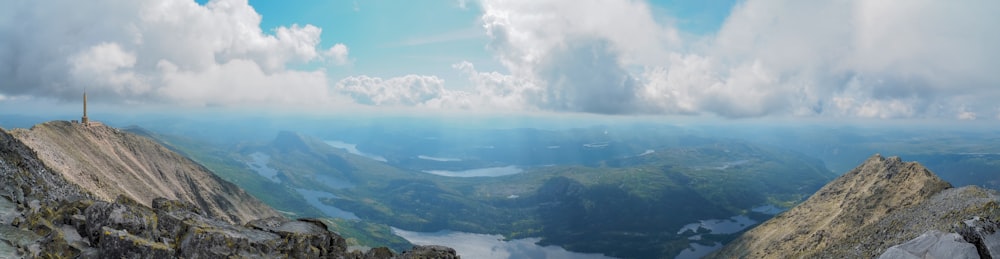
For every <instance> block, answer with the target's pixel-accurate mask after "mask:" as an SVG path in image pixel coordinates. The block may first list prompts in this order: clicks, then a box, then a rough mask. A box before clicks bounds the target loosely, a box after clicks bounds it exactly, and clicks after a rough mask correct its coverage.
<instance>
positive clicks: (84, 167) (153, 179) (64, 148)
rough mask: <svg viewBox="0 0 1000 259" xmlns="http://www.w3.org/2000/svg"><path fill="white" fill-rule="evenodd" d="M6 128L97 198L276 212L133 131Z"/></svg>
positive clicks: (256, 214)
mask: <svg viewBox="0 0 1000 259" xmlns="http://www.w3.org/2000/svg"><path fill="white" fill-rule="evenodd" d="M11 133H12V135H13V136H14V137H15V138H18V139H19V140H21V141H22V142H23V143H25V145H27V146H29V147H30V148H32V149H33V150H35V151H36V152H37V154H38V156H39V158H40V160H42V162H43V163H45V164H46V165H47V166H48V167H49V168H52V170H53V171H55V172H57V173H59V174H61V175H62V176H63V177H66V178H67V179H68V180H70V181H71V182H74V183H76V184H78V185H81V187H82V188H84V189H86V190H89V191H90V192H91V193H93V194H94V195H95V197H96V198H98V199H100V200H104V201H112V200H114V199H116V198H117V196H118V195H126V196H127V197H129V198H131V199H133V200H135V201H137V202H139V203H140V204H142V205H145V206H151V205H152V201H153V199H155V198H158V197H164V198H167V199H171V200H182V201H185V202H188V203H191V204H195V205H196V206H198V207H199V208H200V209H201V210H202V211H204V212H206V213H207V214H208V215H211V216H212V217H216V218H220V219H222V220H225V221H227V222H230V223H236V224H242V223H246V222H249V221H251V220H255V219H261V218H267V217H275V216H280V214H279V213H278V212H277V211H274V210H273V209H271V208H270V207H269V206H267V205H265V204H263V203H262V202H260V201H259V200H258V199H256V198H254V197H253V196H250V195H249V194H247V193H246V192H244V191H243V190H242V189H240V188H239V187H237V186H236V185H234V184H232V183H229V182H227V181H224V180H222V179H221V178H219V177H218V176H216V175H215V174H213V173H211V172H210V171H209V170H208V169H207V168H205V167H204V166H202V165H200V164H198V163H196V162H194V161H191V160H190V159H188V158H186V157H184V156H181V155H179V154H177V153H176V152H173V151H171V150H169V149H167V148H165V147H163V146H162V145H159V144H158V143H156V142H154V141H152V140H149V139H148V138H145V137H141V136H138V135H136V134H133V133H129V132H126V131H122V130H118V129H115V128H111V127H107V126H103V125H83V124H79V123H76V124H74V123H70V122H66V121H52V122H46V123H41V124H38V125H35V126H34V127H32V128H31V129H14V130H12V132H11Z"/></svg>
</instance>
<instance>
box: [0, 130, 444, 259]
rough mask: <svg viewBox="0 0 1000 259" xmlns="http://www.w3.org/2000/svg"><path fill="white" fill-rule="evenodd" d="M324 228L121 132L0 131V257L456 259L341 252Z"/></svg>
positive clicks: (438, 250)
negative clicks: (280, 210) (284, 214)
mask: <svg viewBox="0 0 1000 259" xmlns="http://www.w3.org/2000/svg"><path fill="white" fill-rule="evenodd" d="M234 223H237V224H234ZM330 224H331V222H329V221H325V220H320V219H297V220H291V219H287V218H284V217H282V216H281V215H279V214H278V213H277V212H275V211H274V210H273V209H272V208H270V207H268V206H267V205H264V204H263V203H262V202H260V201H258V200H256V199H255V198H254V197H252V196H249V195H247V194H246V193H245V192H244V191H243V190H242V189H240V188H239V187H237V186H235V185H234V184H232V183H229V182H226V181H223V180H221V179H219V178H217V177H216V176H214V175H213V174H212V173H211V172H209V171H208V170H207V169H205V168H204V167H202V166H201V165H198V164H197V163H194V162H192V161H191V160H188V159H186V158H184V157H182V156H180V155H178V154H176V153H174V152H172V151H170V150H169V149H167V148H165V147H163V146H160V145H158V144H156V143H155V142H153V141H151V140H149V139H146V138H143V137H141V136H138V135H135V134H132V133H129V132H125V131H121V130H118V129H115V128H110V127H105V126H103V125H100V124H96V123H94V124H90V125H85V124H80V123H69V122H60V121H56V122H48V123H43V124H39V125H36V126H34V127H32V129H30V130H24V129H15V130H12V131H6V130H4V129H0V258H17V257H29V258H213V257H227V258H230V257H237V258H290V257H291V258H391V257H398V258H457V254H456V252H455V251H454V250H453V249H450V248H447V247H441V246H414V247H413V248H412V249H411V250H410V251H405V252H403V253H402V254H399V255H396V254H394V253H393V252H391V251H390V250H389V249H388V248H385V247H380V248H373V249H371V250H369V251H367V252H359V251H352V252H348V251H347V246H346V242H345V239H344V238H343V237H341V236H340V235H338V234H336V233H333V232H331V231H330V230H329V229H330Z"/></svg>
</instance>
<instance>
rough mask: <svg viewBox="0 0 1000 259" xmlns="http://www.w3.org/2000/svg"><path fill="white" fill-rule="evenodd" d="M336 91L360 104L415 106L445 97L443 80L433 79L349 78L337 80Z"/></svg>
mask: <svg viewBox="0 0 1000 259" xmlns="http://www.w3.org/2000/svg"><path fill="white" fill-rule="evenodd" d="M336 89H337V90H338V91H341V92H343V93H346V94H348V95H350V96H351V97H353V98H354V100H355V101H357V102H358V103H361V104H368V105H377V106H415V105H425V104H426V103H427V102H429V101H431V100H434V99H440V98H442V97H444V96H446V95H448V91H447V90H445V89H444V80H442V79H440V78H438V77H435V76H421V75H406V76H401V77H394V78H389V79H382V78H379V77H369V76H351V77H347V78H344V79H342V80H340V82H338V83H337V85H336Z"/></svg>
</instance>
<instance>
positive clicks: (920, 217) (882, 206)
mask: <svg viewBox="0 0 1000 259" xmlns="http://www.w3.org/2000/svg"><path fill="white" fill-rule="evenodd" d="M998 202H1000V195H998V194H997V193H996V192H995V191H992V190H984V189H981V188H978V187H975V186H966V187H961V188H952V187H951V185H950V184H949V183H947V182H945V181H943V180H941V179H940V178H938V177H937V176H936V175H935V174H934V173H933V172H931V171H930V170H927V169H926V168H924V167H923V166H922V165H920V164H919V163H916V162H903V161H902V160H901V159H900V158H899V157H889V158H885V157H882V156H881V155H875V156H872V157H871V158H869V159H868V160H866V161H865V162H864V163H863V164H861V165H860V166H858V167H857V168H855V169H853V170H851V171H850V172H847V173H845V174H844V175H842V176H841V177H839V178H837V179H835V180H834V181H832V182H830V183H829V184H827V185H826V186H824V187H823V188H822V189H820V190H819V191H817V192H816V193H815V194H814V195H813V196H811V197H809V199H807V200H806V201H805V202H803V203H801V204H799V205H798V206H796V207H794V208H792V209H790V210H788V211H786V212H784V213H782V214H780V215H778V216H776V217H774V218H772V219H771V220H768V221H766V222H764V223H762V224H761V225H759V226H757V227H755V228H753V229H751V230H749V231H747V232H746V233H744V234H743V235H741V236H740V237H739V238H737V239H736V240H734V241H732V242H731V243H729V244H728V245H726V246H725V247H723V248H722V249H721V250H719V251H717V252H715V253H713V254H711V255H710V257H716V258H876V257H880V258H963V257H968V258H978V257H979V256H980V255H986V254H990V253H992V251H1000V249H997V250H994V248H992V247H990V245H989V244H992V242H994V241H993V240H994V239H992V238H993V237H995V236H997V237H1000V235H994V234H993V233H994V232H995V229H996V227H995V226H996V225H995V221H993V220H995V219H998V218H1000V217H998V216H1000V210H998V206H997V204H998ZM977 240H978V241H977ZM983 240H986V241H983ZM996 244H998V245H996V246H995V247H997V248H1000V240H997V243H996ZM942 255H947V256H945V257H939V256H942Z"/></svg>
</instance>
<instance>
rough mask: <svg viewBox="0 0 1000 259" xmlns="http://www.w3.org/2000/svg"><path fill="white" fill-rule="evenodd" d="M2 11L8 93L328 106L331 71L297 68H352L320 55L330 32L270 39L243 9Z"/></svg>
mask: <svg viewBox="0 0 1000 259" xmlns="http://www.w3.org/2000/svg"><path fill="white" fill-rule="evenodd" d="M4 9H6V11H0V14H2V15H0V16H2V17H6V18H0V38H2V39H3V40H0V78H3V80H0V93H2V94H4V95H9V96H38V97H52V98H58V99H75V98H77V97H78V96H79V94H80V92H82V91H83V90H84V89H87V91H90V92H92V93H94V95H95V96H102V97H103V99H104V100H105V101H113V102H121V103H163V102H167V103H177V104H181V105H189V106H228V105H241V104H242V105H248V104H254V105H260V104H274V105H280V104H303V103H308V104H321V103H326V102H330V101H331V99H335V97H336V96H335V95H331V94H329V93H328V91H329V90H328V85H329V84H328V82H327V77H326V75H325V72H324V71H322V70H316V71H299V70H291V69H288V68H287V66H288V65H289V64H306V63H310V62H328V63H330V64H347V63H349V58H348V48H347V46H345V45H343V44H334V45H333V46H331V47H330V48H327V49H321V48H320V37H319V36H320V33H321V32H322V30H321V29H320V28H318V27H315V26H312V25H304V26H301V25H291V26H288V27H278V28H274V30H273V31H271V32H268V33H265V32H264V31H263V30H262V29H261V28H260V21H261V16H260V15H259V14H257V12H256V11H255V10H254V9H253V8H252V7H251V6H249V5H248V3H247V1H245V0H242V1H240V0H217V1H211V2H209V3H208V4H206V5H205V6H201V5H198V4H196V3H195V2H194V1H184V0H166V1H152V0H139V1H112V0H99V1H86V2H81V1H13V2H10V3H7V4H6V6H5V8H4Z"/></svg>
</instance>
